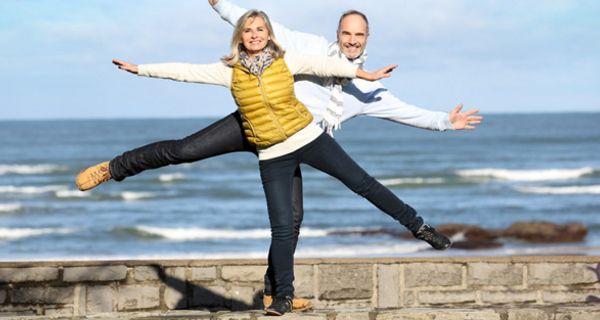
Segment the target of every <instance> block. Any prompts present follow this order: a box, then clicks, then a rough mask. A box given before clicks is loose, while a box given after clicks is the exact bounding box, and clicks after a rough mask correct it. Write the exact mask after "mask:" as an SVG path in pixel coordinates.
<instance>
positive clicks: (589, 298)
mask: <svg viewBox="0 0 600 320" xmlns="http://www.w3.org/2000/svg"><path fill="white" fill-rule="evenodd" d="M265 269H266V266H265V261H263V260H169V261H72V262H19V263H16V262H15V263H11V262H0V316H1V315H3V314H4V315H7V314H32V315H33V314H39V315H92V314H100V313H109V312H132V311H155V310H156V311H166V310H173V309H202V308H208V309H232V310H248V309H259V308H260V307H261V298H262V297H261V289H262V280H263V275H264V272H265ZM295 271H296V272H295V274H296V281H295V287H296V295H297V296H300V297H306V298H310V299H312V301H313V304H314V305H315V307H316V308H318V309H321V308H328V309H341V308H364V309H395V308H406V307H435V306H442V305H445V306H453V307H486V306H498V305H507V304H519V305H531V306H532V307H537V306H547V305H558V304H570V303H578V304H582V303H598V302H600V283H599V279H600V257H577V256H565V257H499V258H403V259H396V258H394V259H302V260H297V261H296V267H295Z"/></svg>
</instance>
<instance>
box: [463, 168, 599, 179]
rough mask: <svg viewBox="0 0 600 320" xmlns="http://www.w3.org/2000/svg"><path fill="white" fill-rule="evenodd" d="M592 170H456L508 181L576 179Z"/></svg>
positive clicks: (466, 175) (470, 174) (468, 175)
mask: <svg viewBox="0 0 600 320" xmlns="http://www.w3.org/2000/svg"><path fill="white" fill-rule="evenodd" d="M593 172H594V168H590V167H584V168H577V169H541V170H508V169H495V168H485V169H468V170H458V171H456V174H458V175H459V176H461V177H487V178H494V179H501V180H510V181H547V180H570V179H577V178H580V177H582V176H584V175H586V174H591V173H593Z"/></svg>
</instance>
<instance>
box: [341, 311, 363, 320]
mask: <svg viewBox="0 0 600 320" xmlns="http://www.w3.org/2000/svg"><path fill="white" fill-rule="evenodd" d="M370 319H371V318H370V317H369V312H340V313H338V314H337V315H336V316H335V320H370Z"/></svg>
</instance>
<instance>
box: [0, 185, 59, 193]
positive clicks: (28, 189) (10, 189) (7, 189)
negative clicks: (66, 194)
mask: <svg viewBox="0 0 600 320" xmlns="http://www.w3.org/2000/svg"><path fill="white" fill-rule="evenodd" d="M66 189H68V187H67V186H43V187H36V186H23V187H17V186H0V193H23V194H40V193H46V192H57V191H61V190H66Z"/></svg>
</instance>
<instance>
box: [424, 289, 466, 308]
mask: <svg viewBox="0 0 600 320" xmlns="http://www.w3.org/2000/svg"><path fill="white" fill-rule="evenodd" d="M417 299H418V301H419V303H420V304H424V305H436V304H450V303H452V304H454V303H456V304H466V303H475V300H476V295H475V292H473V291H420V292H417Z"/></svg>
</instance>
